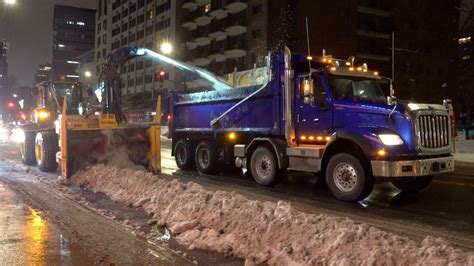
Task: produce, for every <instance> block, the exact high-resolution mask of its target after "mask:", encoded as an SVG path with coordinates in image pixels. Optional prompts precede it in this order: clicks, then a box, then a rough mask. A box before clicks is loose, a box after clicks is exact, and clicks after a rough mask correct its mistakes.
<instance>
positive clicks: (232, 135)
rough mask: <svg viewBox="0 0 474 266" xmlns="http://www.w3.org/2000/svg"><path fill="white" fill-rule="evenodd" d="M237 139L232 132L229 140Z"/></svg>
mask: <svg viewBox="0 0 474 266" xmlns="http://www.w3.org/2000/svg"><path fill="white" fill-rule="evenodd" d="M236 137H237V135H236V134H235V133H234V132H231V133H230V134H229V139H231V140H234V139H235V138H236Z"/></svg>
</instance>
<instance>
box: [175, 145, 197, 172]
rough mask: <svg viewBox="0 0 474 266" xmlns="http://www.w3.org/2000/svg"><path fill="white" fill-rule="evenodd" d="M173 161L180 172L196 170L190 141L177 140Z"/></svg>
mask: <svg viewBox="0 0 474 266" xmlns="http://www.w3.org/2000/svg"><path fill="white" fill-rule="evenodd" d="M174 159H175V161H176V165H177V166H178V168H179V169H181V170H193V169H195V168H196V164H195V161H194V147H193V145H192V143H191V142H190V141H187V140H185V139H181V140H179V141H178V142H177V143H176V145H175V146H174Z"/></svg>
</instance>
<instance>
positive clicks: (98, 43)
mask: <svg viewBox="0 0 474 266" xmlns="http://www.w3.org/2000/svg"><path fill="white" fill-rule="evenodd" d="M100 41H102V39H101V38H100V37H99V38H97V45H100Z"/></svg>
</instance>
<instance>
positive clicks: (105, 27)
mask: <svg viewBox="0 0 474 266" xmlns="http://www.w3.org/2000/svg"><path fill="white" fill-rule="evenodd" d="M102 28H103V29H104V30H107V20H104V22H102Z"/></svg>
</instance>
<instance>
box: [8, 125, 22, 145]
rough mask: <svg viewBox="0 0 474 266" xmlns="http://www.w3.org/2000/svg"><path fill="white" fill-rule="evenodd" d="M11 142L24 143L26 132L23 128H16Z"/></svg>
mask: <svg viewBox="0 0 474 266" xmlns="http://www.w3.org/2000/svg"><path fill="white" fill-rule="evenodd" d="M11 140H12V141H13V142H16V143H22V142H24V141H25V132H23V130H22V129H21V128H15V129H13V131H12V136H11Z"/></svg>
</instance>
